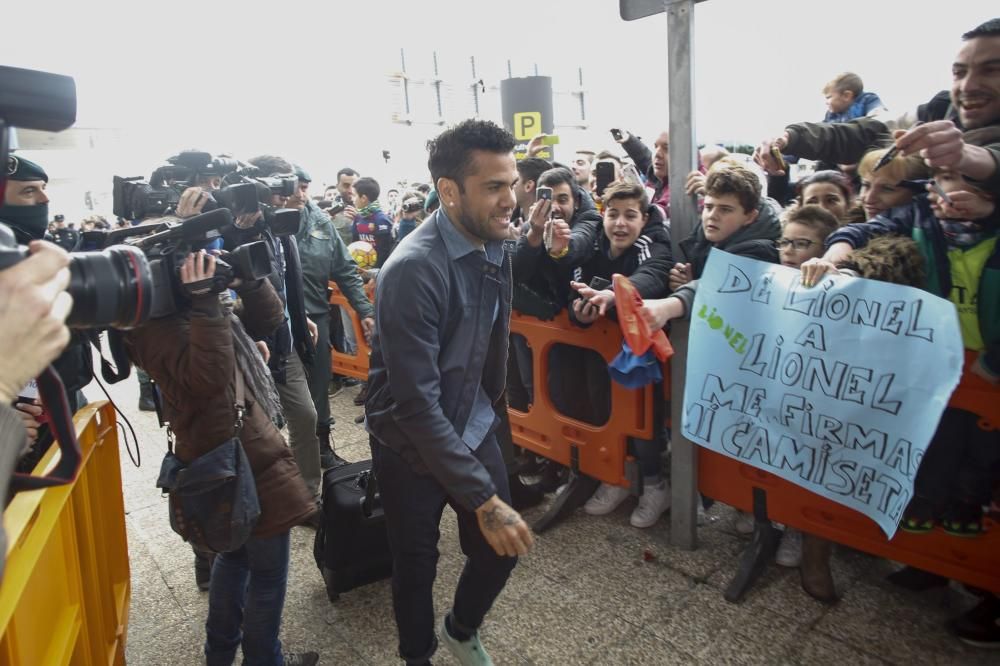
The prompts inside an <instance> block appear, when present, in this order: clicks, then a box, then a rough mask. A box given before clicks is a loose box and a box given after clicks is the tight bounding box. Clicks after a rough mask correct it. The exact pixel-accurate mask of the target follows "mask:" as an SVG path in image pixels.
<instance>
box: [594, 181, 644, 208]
mask: <svg viewBox="0 0 1000 666" xmlns="http://www.w3.org/2000/svg"><path fill="white" fill-rule="evenodd" d="M601 199H602V200H603V201H604V209H605V210H607V208H608V206H609V205H611V202H612V201H614V200H615V199H638V200H639V212H641V213H643V214H645V212H646V209H647V208H649V193H648V192H646V188H645V187H643V186H642V185H640V184H639V183H628V182H617V183H612V184H611V185H608V188H607V189H606V190H604V195H603V196H602V197H601Z"/></svg>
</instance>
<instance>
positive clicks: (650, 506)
mask: <svg viewBox="0 0 1000 666" xmlns="http://www.w3.org/2000/svg"><path fill="white" fill-rule="evenodd" d="M669 508H670V484H669V483H667V482H666V481H664V482H663V483H661V484H660V485H659V486H647V487H646V489H645V491H643V493H642V495H640V496H639V506H637V507H635V511H633V512H632V515H631V516H630V517H629V519H628V521H629V522H630V523H632V527H652V526H653V525H655V524H656V521H657V520H659V519H660V516H662V515H663V512H664V511H666V510H667V509H669Z"/></svg>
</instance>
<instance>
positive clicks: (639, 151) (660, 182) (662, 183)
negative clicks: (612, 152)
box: [615, 130, 670, 221]
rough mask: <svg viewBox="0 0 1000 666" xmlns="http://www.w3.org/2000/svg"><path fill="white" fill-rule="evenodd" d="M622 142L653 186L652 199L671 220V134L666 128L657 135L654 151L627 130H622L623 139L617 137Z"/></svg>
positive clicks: (648, 182)
mask: <svg viewBox="0 0 1000 666" xmlns="http://www.w3.org/2000/svg"><path fill="white" fill-rule="evenodd" d="M615 140H616V141H617V142H618V143H620V144H621V146H622V148H624V149H625V152H626V153H628V156H629V157H630V158H631V159H632V161H633V162H635V167H636V168H637V169H638V170H639V173H642V174H644V175H645V176H646V184H647V185H650V186H652V187H653V196H652V197H650V201H651V202H652V203H653V204H655V205H657V206H659V208H660V212H661V213H663V216H664V217H665V218H666V219H667V220H668V221H669V220H670V181H669V180H668V178H669V173H670V135H669V134H667V131H666V130H664V131H662V132H660V135H659V136H658V137H656V143H654V144H653V152H650V151H649V148H647V147H646V145H645V144H644V143H643V142H642V141H641V140H640V139H639V137H637V136H632V135H631V134H629V133H628V132H626V131H625V130H622V131H621V139H615Z"/></svg>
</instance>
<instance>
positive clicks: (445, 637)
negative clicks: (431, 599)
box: [438, 619, 493, 666]
mask: <svg viewBox="0 0 1000 666" xmlns="http://www.w3.org/2000/svg"><path fill="white" fill-rule="evenodd" d="M438 634H439V635H440V637H441V643H443V644H444V646H445V647H446V648H448V652H451V654H452V656H454V657H455V659H458V663H460V664H462V666H493V660H492V659H491V658H490V655H489V654H487V653H486V650H484V649H483V644H482V643H480V642H479V632H478V631H477V632H476V633H475V634H473V635H472V638H470V639H469V640H467V641H460V640H458V639H457V638H452V636H451V634H449V633H448V627H447V626H446V625H445V622H444V620H443V619H442V620H441V627H440V628H439V630H438Z"/></svg>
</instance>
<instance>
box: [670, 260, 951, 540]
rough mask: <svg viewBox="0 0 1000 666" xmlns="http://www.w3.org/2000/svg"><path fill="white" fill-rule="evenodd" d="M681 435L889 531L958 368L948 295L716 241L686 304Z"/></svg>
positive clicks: (909, 493)
mask: <svg viewBox="0 0 1000 666" xmlns="http://www.w3.org/2000/svg"><path fill="white" fill-rule="evenodd" d="M690 330H691V332H690V342H689V350H688V365H687V390H686V392H685V395H684V418H683V425H682V427H683V429H684V434H685V435H686V436H687V437H688V438H689V439H690V440H691V441H693V442H696V443H697V444H700V445H701V446H704V447H706V448H709V449H711V450H713V451H716V452H718V453H721V454H724V455H727V456H730V457H732V458H736V459H738V460H740V461H742V462H744V463H746V464H748V465H753V466H754V467H759V468H760V469H763V470H765V471H767V472H770V473H772V474H775V475H777V476H780V477H782V478H784V479H786V480H788V481H791V482H792V483H796V484H798V485H800V486H802V487H804V488H806V489H808V490H810V491H812V492H815V493H817V494H819V495H822V496H824V497H827V498H829V499H831V500H833V501H835V502H838V503H840V504H843V505H845V506H848V507H850V508H852V509H855V510H857V511H860V512H861V513H864V514H865V515H867V516H869V517H870V518H872V520H874V521H875V522H876V523H878V525H879V526H880V527H881V528H882V530H883V531H884V532H885V533H886V535H887V536H888V537H889V538H890V539H891V538H892V536H893V535H894V534H895V532H896V526H897V525H898V523H899V519H900V517H901V516H902V513H903V509H905V508H906V505H907V503H909V501H910V498H911V497H912V496H913V480H914V478H915V477H916V473H917V468H918V467H919V466H920V461H921V460H922V458H923V455H924V451H925V450H926V449H927V445H928V444H929V443H930V440H931V438H932V436H933V435H934V431H935V429H936V428H937V423H938V420H939V419H940V418H941V413H942V412H943V411H944V408H945V405H946V404H947V402H948V398H949V396H951V393H952V391H954V389H955V387H956V386H957V385H958V381H959V377H960V375H961V370H962V337H961V334H960V332H959V327H958V317H957V315H956V313H955V306H954V305H952V304H951V303H949V302H948V301H946V300H944V299H942V298H938V297H937V296H934V295H933V294H930V293H928V292H925V291H921V290H919V289H914V288H911V287H903V286H897V285H893V284H888V283H885V282H877V281H874V280H862V279H856V278H851V277H847V276H842V275H833V276H826V277H824V278H823V280H822V281H821V282H820V283H819V284H818V285H816V286H814V287H811V288H806V287H804V286H803V285H802V281H801V275H800V273H799V271H797V270H794V269H791V268H786V267H784V266H778V265H775V264H767V263H763V262H760V261H755V260H753V259H746V258H743V257H738V256H736V255H732V254H728V253H725V252H720V251H717V250H713V251H712V254H711V256H710V257H709V260H708V264H707V266H706V267H705V271H704V274H703V275H702V278H701V280H700V282H699V284H698V292H697V296H696V298H695V301H694V306H693V309H692V311H691V329H690Z"/></svg>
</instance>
